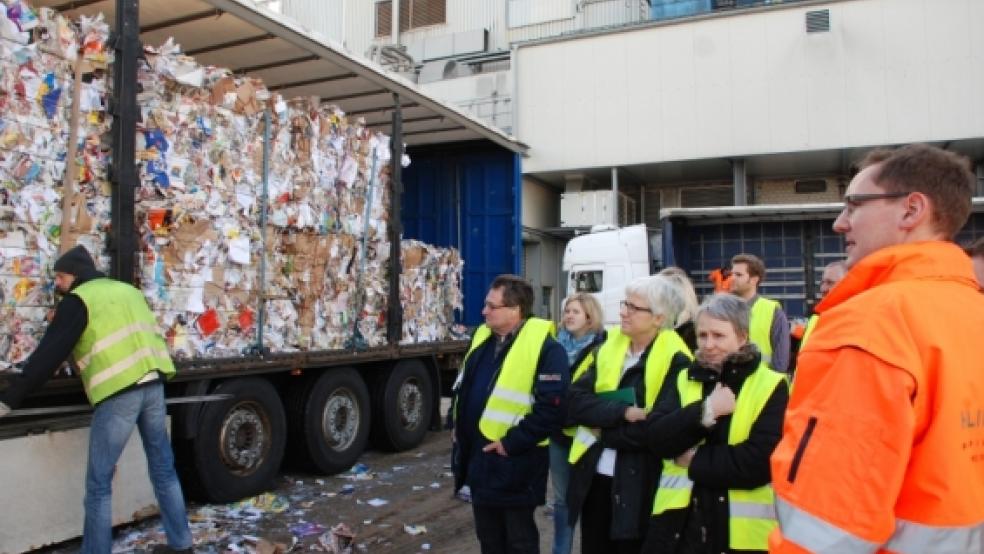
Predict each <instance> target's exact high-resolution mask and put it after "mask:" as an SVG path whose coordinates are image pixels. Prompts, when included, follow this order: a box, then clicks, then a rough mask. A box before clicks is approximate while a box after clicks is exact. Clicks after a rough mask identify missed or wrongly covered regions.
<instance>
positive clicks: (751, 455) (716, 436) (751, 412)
mask: <svg viewBox="0 0 984 554" xmlns="http://www.w3.org/2000/svg"><path fill="white" fill-rule="evenodd" d="M748 319H749V308H748V304H747V303H746V302H745V301H743V300H742V299H741V298H739V297H737V296H734V295H731V294H715V295H713V296H711V297H710V298H708V299H707V300H705V301H704V303H703V304H701V305H700V307H699V308H698V309H697V346H698V349H697V357H696V359H695V360H694V362H693V363H692V364H691V365H690V367H689V368H687V369H686V370H684V371H681V372H680V373H679V375H678V377H677V378H676V380H675V382H673V383H668V384H667V386H666V387H664V388H665V394H664V395H663V396H661V397H660V400H659V403H658V405H657V406H656V408H655V409H654V410H653V413H652V414H651V415H650V416H649V419H648V421H647V431H646V438H645V442H646V443H647V444H648V445H649V448H650V451H651V452H652V453H653V454H655V455H656V456H658V457H659V458H662V459H663V460H664V461H663V471H662V474H661V476H660V481H659V487H658V489H657V491H656V499H655V502H654V505H653V510H652V514H653V515H652V519H651V520H650V524H649V531H648V533H647V535H646V542H645V544H644V545H643V548H642V551H643V552H653V553H656V552H658V553H670V554H674V553H684V552H737V551H741V552H747V551H751V552H755V551H760V552H765V551H766V550H768V535H769V532H770V531H771V530H772V529H774V528H775V527H776V525H777V524H776V519H775V511H774V507H773V505H774V504H773V502H774V496H773V493H772V488H771V486H770V485H769V483H770V481H771V474H770V467H769V456H770V455H771V454H772V451H773V450H774V449H775V447H776V445H777V444H778V443H779V439H780V436H781V434H782V420H783V413H784V412H785V409H786V401H787V400H788V397H789V393H788V386H787V383H786V379H785V377H784V376H783V375H782V374H781V373H778V372H776V371H773V370H772V369H770V368H769V367H768V366H767V365H766V364H764V363H762V354H761V353H760V352H759V351H758V348H756V347H755V345H754V344H752V343H750V342H749V341H748Z"/></svg>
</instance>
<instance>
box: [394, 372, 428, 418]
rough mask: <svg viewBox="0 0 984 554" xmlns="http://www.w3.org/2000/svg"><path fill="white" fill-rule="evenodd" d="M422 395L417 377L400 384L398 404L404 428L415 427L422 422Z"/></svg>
mask: <svg viewBox="0 0 984 554" xmlns="http://www.w3.org/2000/svg"><path fill="white" fill-rule="evenodd" d="M422 396H423V395H422V392H421V390H420V383H418V382H417V381H416V380H415V379H408V380H407V381H404V382H403V384H402V385H400V391H399V394H398V398H399V399H398V401H397V405H398V406H399V410H400V423H401V424H402V425H403V427H404V428H406V429H413V428H414V427H416V426H417V425H418V424H419V423H420V419H421V413H420V412H421V410H422V409H423V401H422Z"/></svg>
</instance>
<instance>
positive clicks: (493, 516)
mask: <svg viewBox="0 0 984 554" xmlns="http://www.w3.org/2000/svg"><path fill="white" fill-rule="evenodd" d="M532 309H533V287H532V286H530V284H529V282H528V281H526V280H525V279H523V278H522V277H518V276H516V275H500V276H498V277H496V279H495V280H494V281H493V282H492V285H491V286H490V287H489V292H488V294H487V295H486V297H485V305H484V307H483V308H482V315H483V316H484V317H485V324H484V325H481V326H479V327H478V329H476V330H475V334H474V335H473V336H472V342H471V346H470V347H469V349H468V352H467V354H465V360H464V363H463V364H462V368H461V373H460V374H459V376H458V381H457V382H456V383H455V385H454V401H453V403H452V407H451V422H452V426H453V429H452V437H453V439H454V448H453V450H452V454H451V458H452V460H451V464H452V469H453V471H454V477H455V491H458V490H460V489H461V488H462V487H463V486H465V485H468V487H469V489H470V491H471V502H472V510H473V512H474V515H475V532H476V534H477V535H478V540H479V543H480V544H481V548H482V552H483V554H492V553H495V554H499V553H516V554H519V553H536V552H539V548H540V539H539V532H538V530H537V527H536V521H535V520H534V518H533V511H534V509H535V508H536V507H537V506H540V505H542V504H544V502H545V500H546V491H547V471H548V469H549V467H550V458H549V453H548V450H547V442H548V438H549V437H550V435H551V434H552V433H554V432H556V431H558V430H559V429H560V427H561V424H562V423H563V416H564V411H563V409H564V397H565V395H566V393H567V386H568V384H569V382H570V374H569V370H568V367H567V353H566V352H565V351H564V348H563V347H562V346H561V345H560V344H559V343H558V342H557V341H555V340H554V338H553V337H554V335H555V334H556V331H555V328H554V324H553V322H550V321H546V320H543V319H540V318H536V317H531V313H532Z"/></svg>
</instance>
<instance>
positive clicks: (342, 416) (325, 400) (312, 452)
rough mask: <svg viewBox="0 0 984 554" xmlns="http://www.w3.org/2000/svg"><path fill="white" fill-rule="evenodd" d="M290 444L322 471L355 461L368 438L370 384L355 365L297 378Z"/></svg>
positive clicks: (290, 403)
mask: <svg viewBox="0 0 984 554" xmlns="http://www.w3.org/2000/svg"><path fill="white" fill-rule="evenodd" d="M288 410H289V416H290V417H289V420H290V426H291V433H290V436H291V450H292V453H293V454H295V455H299V457H301V458H302V459H304V460H305V461H307V462H309V463H310V464H311V465H313V466H314V467H315V468H316V469H318V470H320V471H321V472H323V473H325V474H327V475H332V474H335V473H339V472H342V471H345V470H347V469H349V468H350V467H352V466H353V465H354V464H355V462H356V461H357V460H358V459H359V456H361V455H362V452H363V451H364V450H365V449H366V444H367V443H368V442H369V418H370V410H369V389H368V388H366V383H365V381H363V380H362V376H361V375H359V373H358V372H357V371H355V370H354V369H352V368H347V367H346V368H332V369H327V370H325V371H324V372H323V373H321V375H320V376H318V377H317V378H316V379H315V380H314V382H313V384H312V382H311V381H310V380H307V381H301V382H299V383H297V384H295V385H294V386H293V387H292V388H291V391H290V393H289V399H288Z"/></svg>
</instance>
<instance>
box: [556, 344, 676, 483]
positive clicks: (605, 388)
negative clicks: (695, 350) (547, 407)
mask: <svg viewBox="0 0 984 554" xmlns="http://www.w3.org/2000/svg"><path fill="white" fill-rule="evenodd" d="M631 342H632V341H631V340H630V339H629V337H628V336H627V335H624V334H622V330H621V329H619V328H618V327H612V328H611V329H609V330H608V337H607V338H606V339H605V342H604V343H603V344H602V345H601V347H600V348H599V349H598V360H597V363H596V364H595V393H602V392H609V391H613V390H615V389H616V388H618V383H619V381H621V380H622V366H624V365H625V355H626V353H627V352H628V351H629V345H630V344H631ZM677 353H683V354H685V355H686V356H687V357H688V358H690V359H691V360H693V358H694V357H693V354H691V353H690V348H688V347H687V344H686V343H685V342H683V339H681V338H680V335H678V334H677V333H676V331H674V330H672V329H664V330H662V331H660V332H659V334H658V335H656V340H655V341H653V345H652V348H650V349H649V356H647V357H646V373H645V375H644V380H645V386H646V398H645V400H646V406H645V408H646V411H647V412H648V411H649V410H651V409H652V408H653V403H655V402H656V397H657V396H658V395H659V389H660V387H662V386H663V381H664V380H665V379H666V373H667V372H668V371H669V370H670V364H671V363H673V357H674V356H676V355H677ZM582 429H583V430H582ZM596 440H597V438H596V437H595V436H594V433H592V432H591V431H590V430H589V429H587V428H579V429H578V430H577V431H576V432H575V434H574V442H573V443H572V444H571V451H570V454H569V455H568V456H567V461H568V462H570V463H571V464H575V463H577V461H578V460H580V459H581V456H584V453H585V452H587V451H588V449H589V448H591V446H592V445H593V444H594V443H595V441H596Z"/></svg>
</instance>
